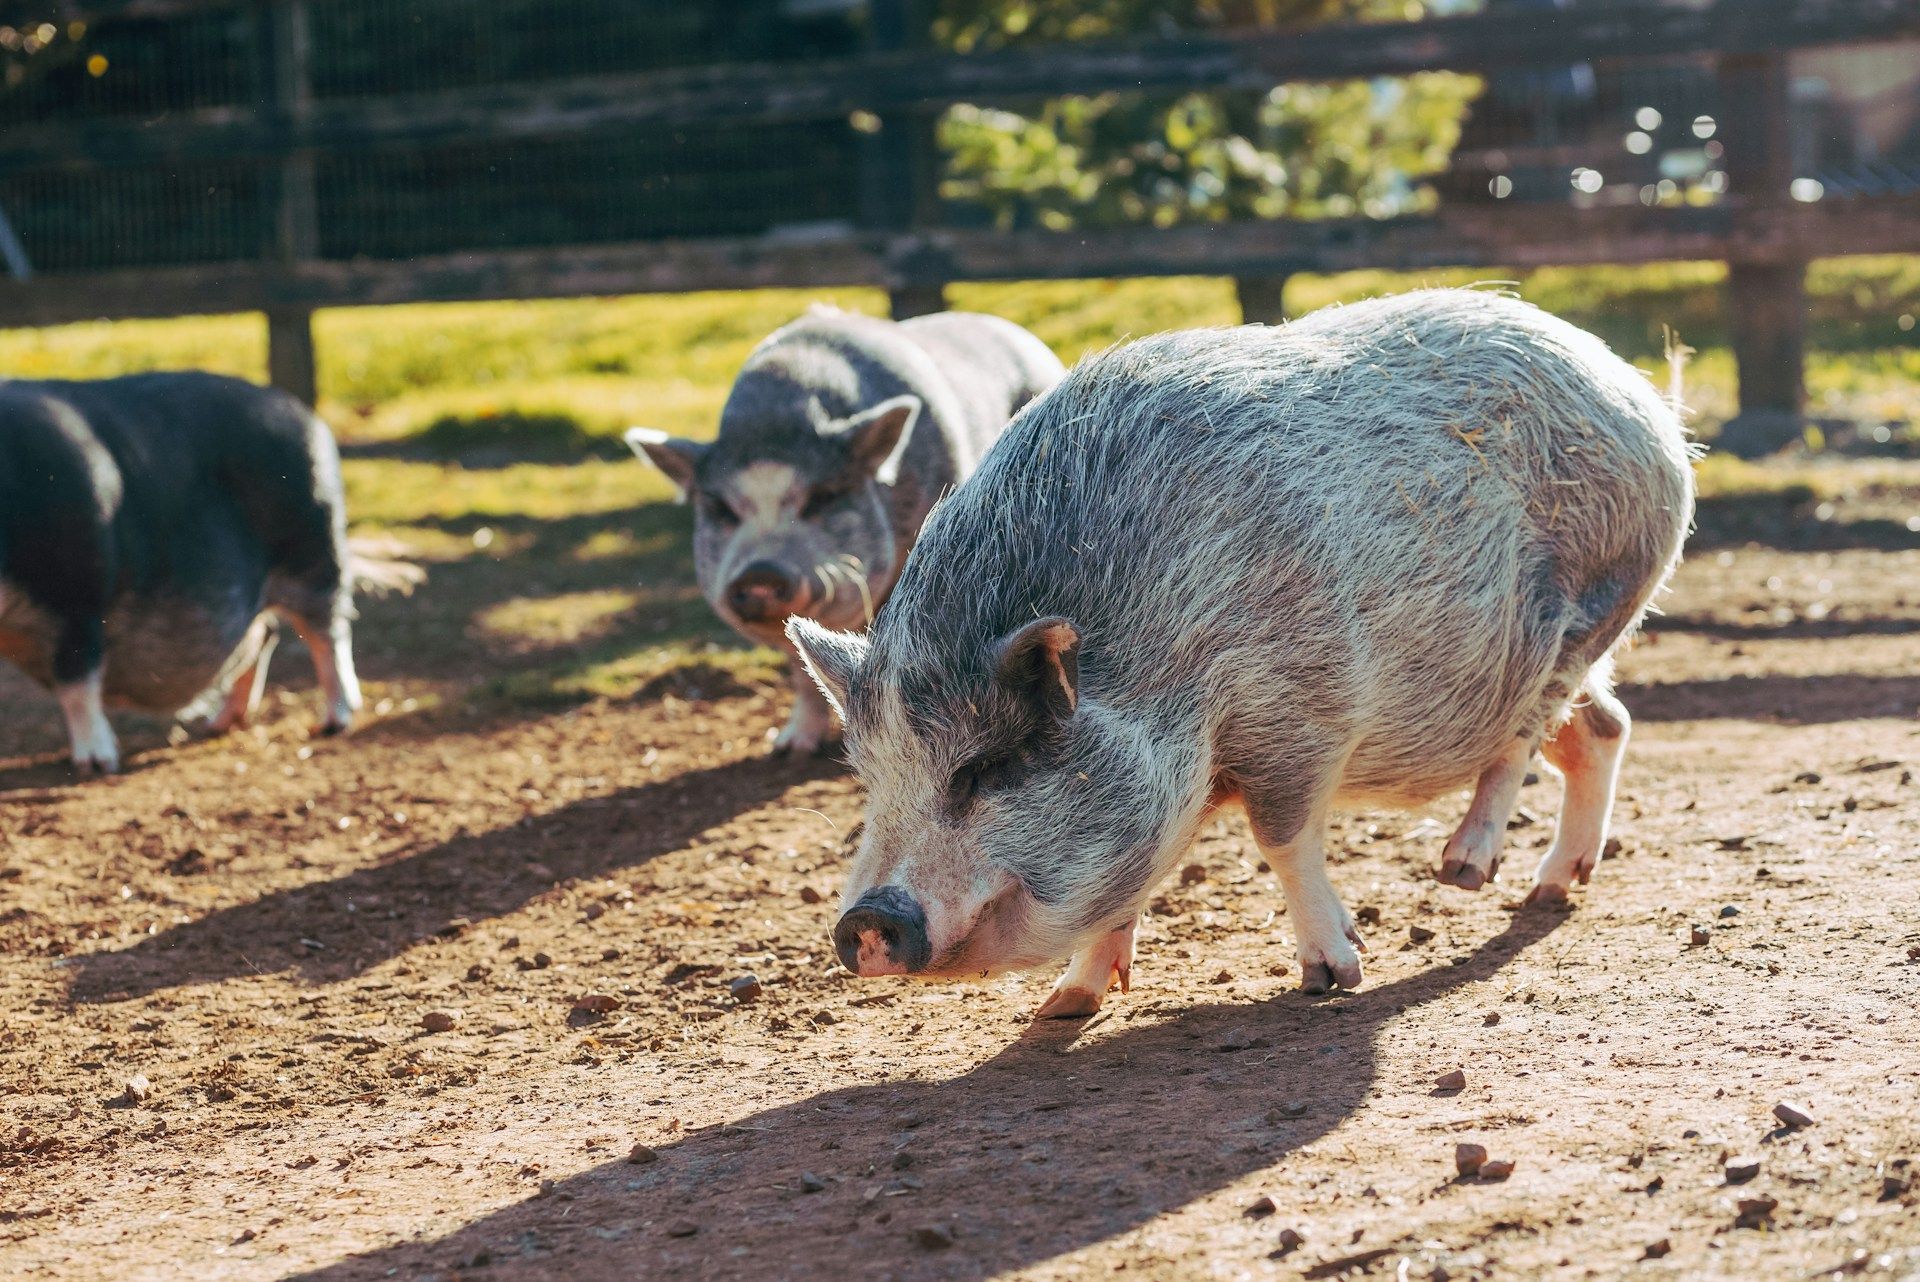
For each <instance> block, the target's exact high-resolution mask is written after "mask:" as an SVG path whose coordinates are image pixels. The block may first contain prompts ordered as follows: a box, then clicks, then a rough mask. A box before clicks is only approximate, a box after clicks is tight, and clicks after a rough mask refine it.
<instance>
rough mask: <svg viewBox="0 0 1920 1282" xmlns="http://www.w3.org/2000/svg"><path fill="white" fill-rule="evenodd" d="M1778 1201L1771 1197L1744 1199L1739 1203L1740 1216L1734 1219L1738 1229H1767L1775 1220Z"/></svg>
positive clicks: (1734, 1224)
mask: <svg viewBox="0 0 1920 1282" xmlns="http://www.w3.org/2000/svg"><path fill="white" fill-rule="evenodd" d="M1779 1205H1780V1203H1779V1201H1778V1200H1777V1199H1775V1198H1771V1197H1743V1198H1741V1199H1740V1203H1739V1207H1738V1210H1739V1214H1737V1215H1735V1216H1734V1217H1733V1227H1735V1228H1736V1229H1758V1228H1764V1227H1766V1224H1767V1221H1769V1220H1771V1219H1772V1218H1773V1212H1774V1208H1775V1207H1777V1206H1779Z"/></svg>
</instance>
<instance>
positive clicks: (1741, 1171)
mask: <svg viewBox="0 0 1920 1282" xmlns="http://www.w3.org/2000/svg"><path fill="white" fill-rule="evenodd" d="M1726 1172H1727V1183H1729V1184H1745V1183H1746V1182H1747V1181H1748V1180H1750V1179H1752V1178H1753V1177H1754V1176H1756V1175H1758V1174H1760V1159H1759V1158H1757V1157H1730V1158H1728V1159H1727V1166H1726Z"/></svg>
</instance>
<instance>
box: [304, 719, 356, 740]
mask: <svg viewBox="0 0 1920 1282" xmlns="http://www.w3.org/2000/svg"><path fill="white" fill-rule="evenodd" d="M348 726H349V723H348V722H345V721H335V720H333V719H332V718H331V717H329V718H328V719H327V720H325V721H322V722H321V723H320V725H319V726H318V727H317V728H316V729H315V730H314V732H313V733H314V734H315V735H316V736H317V737H319V738H322V739H332V738H334V737H335V736H337V735H343V734H345V733H346V732H347V729H348Z"/></svg>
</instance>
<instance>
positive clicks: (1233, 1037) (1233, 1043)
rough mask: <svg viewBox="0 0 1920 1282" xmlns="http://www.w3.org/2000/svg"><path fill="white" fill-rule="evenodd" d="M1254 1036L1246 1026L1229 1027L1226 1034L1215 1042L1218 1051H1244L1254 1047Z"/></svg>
mask: <svg viewBox="0 0 1920 1282" xmlns="http://www.w3.org/2000/svg"><path fill="white" fill-rule="evenodd" d="M1253 1045H1254V1037H1253V1034H1251V1033H1249V1032H1248V1031H1247V1030H1246V1029H1244V1028H1229V1029H1228V1030H1227V1031H1226V1035H1225V1036H1223V1037H1222V1038H1221V1039H1220V1040H1219V1041H1217V1042H1215V1043H1214V1049H1215V1050H1218V1051H1244V1050H1251V1049H1253Z"/></svg>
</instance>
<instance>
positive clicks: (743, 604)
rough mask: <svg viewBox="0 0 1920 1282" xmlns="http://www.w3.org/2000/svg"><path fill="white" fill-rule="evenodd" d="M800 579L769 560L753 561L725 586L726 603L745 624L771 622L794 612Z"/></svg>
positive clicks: (798, 594)
mask: <svg viewBox="0 0 1920 1282" xmlns="http://www.w3.org/2000/svg"><path fill="white" fill-rule="evenodd" d="M799 596H800V581H799V579H798V578H796V577H795V576H793V575H791V574H789V573H787V571H785V570H784V569H782V568H781V567H779V566H777V565H775V564H774V563H773V562H771V561H755V562H754V563H753V564H751V565H749V566H748V567H747V568H746V569H744V570H742V571H740V573H739V574H738V575H736V576H735V577H734V580H733V582H731V583H729V584H728V585H727V604H728V605H729V606H731V607H732V608H733V612H734V613H735V614H737V615H739V616H740V618H741V620H742V621H744V622H746V623H773V622H778V621H779V620H781V619H784V618H786V617H787V616H788V615H790V614H793V613H795V612H796V606H797V603H798V598H799Z"/></svg>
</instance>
